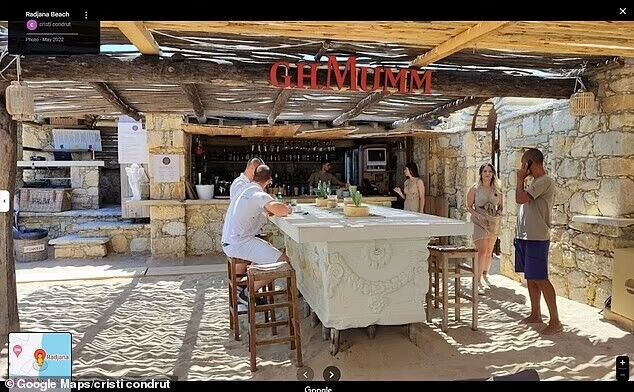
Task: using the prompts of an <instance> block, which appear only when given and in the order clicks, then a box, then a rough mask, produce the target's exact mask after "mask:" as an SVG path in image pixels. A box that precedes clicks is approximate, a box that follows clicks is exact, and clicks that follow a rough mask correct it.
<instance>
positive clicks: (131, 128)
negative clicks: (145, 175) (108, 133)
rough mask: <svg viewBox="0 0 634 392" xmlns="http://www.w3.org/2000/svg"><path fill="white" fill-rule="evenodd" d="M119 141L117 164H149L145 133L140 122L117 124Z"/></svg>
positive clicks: (121, 122)
mask: <svg viewBox="0 0 634 392" xmlns="http://www.w3.org/2000/svg"><path fill="white" fill-rule="evenodd" d="M117 128H118V139H119V163H120V164H127V163H138V164H141V163H149V160H150V159H149V154H148V147H147V131H146V130H145V129H143V124H142V123H141V122H140V121H131V122H128V121H122V119H119V122H118V123H117Z"/></svg>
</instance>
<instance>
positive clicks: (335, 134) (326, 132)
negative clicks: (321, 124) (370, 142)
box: [295, 127, 358, 139]
mask: <svg viewBox="0 0 634 392" xmlns="http://www.w3.org/2000/svg"><path fill="white" fill-rule="evenodd" d="M357 130H358V128H357V127H339V128H322V129H307V130H305V131H300V132H298V133H297V135H295V137H296V138H300V139H343V138H345V137H346V136H348V135H349V134H351V133H353V132H355V131H357Z"/></svg>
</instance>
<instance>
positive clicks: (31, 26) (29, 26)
mask: <svg viewBox="0 0 634 392" xmlns="http://www.w3.org/2000/svg"><path fill="white" fill-rule="evenodd" d="M26 28H27V29H28V30H29V31H33V30H36V29H37V20H35V19H29V20H28V21H27V22H26Z"/></svg>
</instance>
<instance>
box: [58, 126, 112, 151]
mask: <svg viewBox="0 0 634 392" xmlns="http://www.w3.org/2000/svg"><path fill="white" fill-rule="evenodd" d="M53 147H54V148H55V149H56V150H92V151H101V131H99V130H98V129H53Z"/></svg>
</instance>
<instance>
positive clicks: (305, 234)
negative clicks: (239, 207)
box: [270, 205, 473, 243]
mask: <svg viewBox="0 0 634 392" xmlns="http://www.w3.org/2000/svg"><path fill="white" fill-rule="evenodd" d="M301 209H302V212H299V213H297V212H294V213H293V214H291V215H289V216H287V217H284V218H278V217H271V218H270V219H271V221H272V222H273V223H274V224H276V225H277V226H278V227H279V228H280V230H282V231H283V232H284V233H285V234H286V235H288V236H289V237H291V238H292V239H293V240H294V241H296V242H298V243H305V242H339V241H364V240H375V239H394V238H429V237H438V236H440V237H444V236H460V235H471V234H472V233H473V224H472V223H470V222H465V221H461V220H457V219H448V218H442V217H439V216H435V215H427V214H419V213H415V212H409V211H403V210H398V209H394V208H388V207H381V206H373V205H370V216H369V217H364V218H348V217H346V216H344V215H343V207H341V206H340V207H339V208H336V209H329V208H320V207H315V205H302V206H301ZM305 212H308V214H304V213H305Z"/></svg>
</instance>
